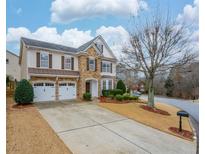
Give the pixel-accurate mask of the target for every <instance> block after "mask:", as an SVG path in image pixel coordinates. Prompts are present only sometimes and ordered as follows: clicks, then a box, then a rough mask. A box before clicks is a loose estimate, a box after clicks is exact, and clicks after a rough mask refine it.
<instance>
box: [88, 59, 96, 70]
mask: <svg viewBox="0 0 205 154" xmlns="http://www.w3.org/2000/svg"><path fill="white" fill-rule="evenodd" d="M89 70H91V71H95V59H92V58H89Z"/></svg>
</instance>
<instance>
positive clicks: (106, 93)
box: [102, 90, 110, 97]
mask: <svg viewBox="0 0 205 154" xmlns="http://www.w3.org/2000/svg"><path fill="white" fill-rule="evenodd" d="M102 95H103V96H105V97H108V96H109V95H110V90H102Z"/></svg>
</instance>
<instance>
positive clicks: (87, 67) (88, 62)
mask: <svg viewBox="0 0 205 154" xmlns="http://www.w3.org/2000/svg"><path fill="white" fill-rule="evenodd" d="M87 70H89V58H87Z"/></svg>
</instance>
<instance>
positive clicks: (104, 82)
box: [103, 80, 106, 90]
mask: <svg viewBox="0 0 205 154" xmlns="http://www.w3.org/2000/svg"><path fill="white" fill-rule="evenodd" d="M103 90H106V80H103Z"/></svg>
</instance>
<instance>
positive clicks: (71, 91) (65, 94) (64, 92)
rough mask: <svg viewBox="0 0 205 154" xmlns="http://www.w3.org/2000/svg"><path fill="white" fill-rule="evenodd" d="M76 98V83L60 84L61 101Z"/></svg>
mask: <svg viewBox="0 0 205 154" xmlns="http://www.w3.org/2000/svg"><path fill="white" fill-rule="evenodd" d="M75 98H76V83H73V82H62V83H59V99H60V100H65V99H75Z"/></svg>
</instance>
